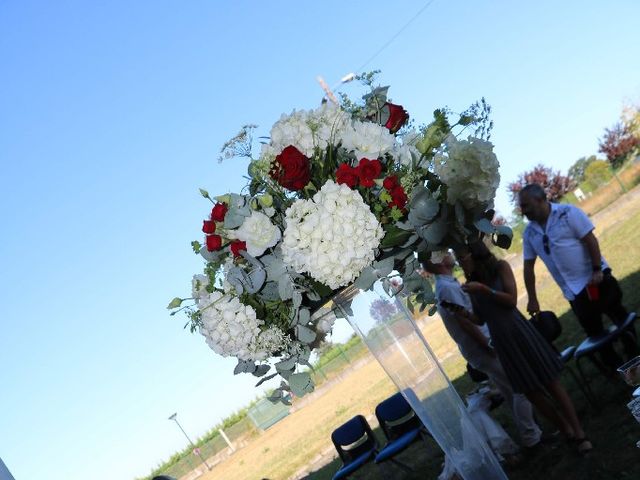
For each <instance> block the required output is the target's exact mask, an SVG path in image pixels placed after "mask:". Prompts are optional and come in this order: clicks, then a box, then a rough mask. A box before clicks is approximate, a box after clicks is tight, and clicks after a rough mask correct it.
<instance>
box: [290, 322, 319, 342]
mask: <svg viewBox="0 0 640 480" xmlns="http://www.w3.org/2000/svg"><path fill="white" fill-rule="evenodd" d="M295 331H296V337H297V338H298V340H300V341H301V342H302V343H307V344H308V343H311V342H313V341H314V340H315V339H316V332H314V331H313V330H311V329H310V328H308V327H305V326H304V325H300V324H298V325H296V329H295Z"/></svg>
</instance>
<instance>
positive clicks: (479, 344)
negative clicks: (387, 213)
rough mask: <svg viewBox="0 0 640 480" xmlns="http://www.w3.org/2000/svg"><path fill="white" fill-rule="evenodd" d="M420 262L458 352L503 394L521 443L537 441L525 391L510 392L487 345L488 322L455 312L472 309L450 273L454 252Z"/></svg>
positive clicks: (504, 376)
mask: <svg viewBox="0 0 640 480" xmlns="http://www.w3.org/2000/svg"><path fill="white" fill-rule="evenodd" d="M423 266H424V268H425V270H427V271H428V272H430V273H433V274H435V278H436V291H435V294H436V300H437V302H438V303H437V306H438V307H437V308H438V313H439V314H440V317H441V318H442V322H443V323H444V326H445V328H446V329H447V332H449V335H450V336H451V338H452V339H453V340H454V341H455V342H456V344H457V345H458V348H459V349H460V353H461V354H462V356H463V357H464V358H465V360H466V361H467V362H469V363H470V364H471V366H472V367H473V368H475V369H477V370H480V371H481V372H483V373H485V374H486V375H487V376H488V377H489V379H490V380H491V381H492V382H493V383H494V384H495V386H496V387H497V388H498V390H499V391H500V393H501V394H502V396H503V397H504V398H505V402H506V403H507V405H509V408H510V409H511V412H512V414H513V419H514V422H515V424H516V427H517V429H518V432H519V434H520V440H521V442H522V445H523V446H525V447H533V446H535V445H537V444H538V443H539V442H540V438H541V435H542V432H541V430H540V427H538V425H537V424H536V422H535V420H534V419H533V407H532V406H531V403H530V402H529V401H528V400H527V398H526V397H525V396H524V395H522V394H517V393H514V392H513V388H512V386H511V383H510V382H509V380H508V378H507V375H506V373H505V372H504V369H503V368H502V364H501V363H500V361H499V360H498V358H497V356H496V354H495V352H494V351H493V348H492V347H491V345H490V339H491V337H490V336H489V330H488V328H487V326H486V325H482V326H478V325H476V324H474V323H473V322H471V320H469V318H467V317H465V316H463V315H458V314H457V313H456V310H457V309H464V310H466V311H467V312H469V313H472V312H473V306H472V304H471V298H469V295H468V294H467V293H466V292H465V291H464V290H462V287H461V286H460V284H459V283H458V281H457V280H456V279H455V278H454V277H453V275H452V274H453V267H454V266H455V259H454V258H453V255H451V254H449V253H447V254H446V255H444V257H443V258H442V261H441V262H440V263H433V262H426V263H425V264H424V265H423Z"/></svg>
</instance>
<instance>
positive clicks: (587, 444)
mask: <svg viewBox="0 0 640 480" xmlns="http://www.w3.org/2000/svg"><path fill="white" fill-rule="evenodd" d="M569 440H570V442H571V443H573V444H574V445H575V446H576V448H577V449H578V453H579V454H580V455H586V454H587V453H589V452H590V451H591V450H593V444H592V443H591V440H589V438H588V437H587V436H586V435H585V436H584V437H582V438H571V439H569Z"/></svg>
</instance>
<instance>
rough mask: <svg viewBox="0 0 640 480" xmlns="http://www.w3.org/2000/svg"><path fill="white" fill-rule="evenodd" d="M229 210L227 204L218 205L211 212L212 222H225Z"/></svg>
mask: <svg viewBox="0 0 640 480" xmlns="http://www.w3.org/2000/svg"><path fill="white" fill-rule="evenodd" d="M227 210H229V208H228V207H227V204H226V203H216V204H215V205H214V207H213V210H211V220H213V221H214V222H222V221H223V220H224V216H225V215H226V214H227ZM205 233H209V232H205ZM211 233H213V232H211Z"/></svg>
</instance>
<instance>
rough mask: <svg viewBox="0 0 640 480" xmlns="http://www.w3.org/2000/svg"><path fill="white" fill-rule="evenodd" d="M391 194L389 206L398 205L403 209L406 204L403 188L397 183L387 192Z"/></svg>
mask: <svg viewBox="0 0 640 480" xmlns="http://www.w3.org/2000/svg"><path fill="white" fill-rule="evenodd" d="M389 193H390V194H391V202H389V207H392V208H393V207H398V208H399V209H400V210H404V207H405V206H406V205H407V200H408V198H407V194H406V193H405V192H404V188H402V187H401V186H400V185H397V186H396V187H395V188H394V189H393V190H391V191H390V192H389Z"/></svg>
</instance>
